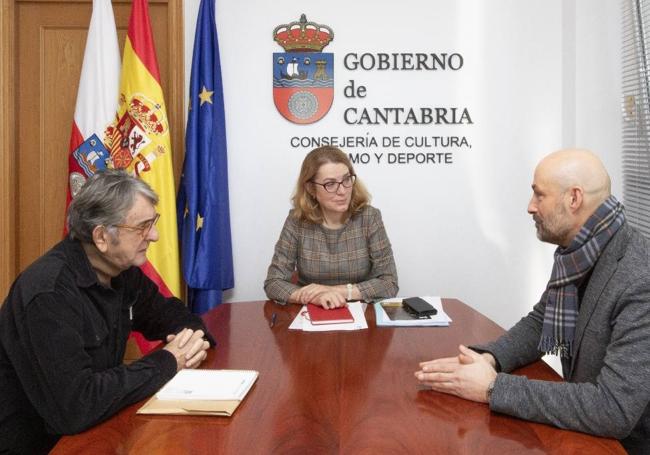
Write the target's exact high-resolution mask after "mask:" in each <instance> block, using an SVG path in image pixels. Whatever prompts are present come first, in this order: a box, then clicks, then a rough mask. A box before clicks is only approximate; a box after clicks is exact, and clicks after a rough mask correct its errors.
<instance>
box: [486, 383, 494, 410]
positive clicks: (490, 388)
mask: <svg viewBox="0 0 650 455" xmlns="http://www.w3.org/2000/svg"><path fill="white" fill-rule="evenodd" d="M495 381H496V379H495V380H494V381H492V382H490V385H489V386H488V388H487V390H486V391H485V398H487V402H488V404H490V398H492V391H493V390H494V383H495Z"/></svg>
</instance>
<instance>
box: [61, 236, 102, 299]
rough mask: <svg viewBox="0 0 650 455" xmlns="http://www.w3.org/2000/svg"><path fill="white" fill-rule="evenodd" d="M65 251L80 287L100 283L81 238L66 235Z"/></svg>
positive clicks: (64, 241)
mask: <svg viewBox="0 0 650 455" xmlns="http://www.w3.org/2000/svg"><path fill="white" fill-rule="evenodd" d="M62 243H63V251H64V253H65V256H66V258H68V261H69V264H70V266H71V268H72V273H73V274H74V275H75V281H76V282H77V284H78V285H79V286H80V287H83V288H88V287H90V286H93V285H95V284H98V283H99V282H98V280H97V272H95V270H94V269H93V267H92V265H91V264H90V260H89V259H88V255H87V254H86V252H85V251H84V249H83V246H82V245H81V242H80V241H79V240H73V239H71V238H70V236H66V238H65V239H64V240H63V242H62Z"/></svg>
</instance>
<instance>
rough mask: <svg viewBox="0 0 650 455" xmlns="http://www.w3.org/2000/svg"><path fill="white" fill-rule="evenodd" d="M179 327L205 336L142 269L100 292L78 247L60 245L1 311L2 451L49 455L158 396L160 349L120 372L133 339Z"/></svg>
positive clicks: (163, 377)
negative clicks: (46, 454)
mask: <svg viewBox="0 0 650 455" xmlns="http://www.w3.org/2000/svg"><path fill="white" fill-rule="evenodd" d="M131 318H132V319H131ZM184 327H190V328H194V329H198V328H201V329H203V330H204V331H205V332H206V333H207V331H206V329H205V327H204V325H203V323H202V321H201V319H200V318H199V317H198V316H196V315H193V314H191V313H190V312H189V311H188V310H187V309H186V308H185V306H184V305H183V303H182V302H181V301H180V300H178V299H176V298H165V297H163V296H162V295H161V294H160V293H159V292H158V288H157V286H156V285H155V284H154V283H153V282H152V281H151V280H149V278H147V277H146V276H145V275H144V274H143V273H142V272H141V271H140V269H138V268H136V267H132V268H130V269H129V270H126V271H124V272H122V273H121V274H120V275H119V276H117V277H115V278H114V279H113V280H112V283H111V288H106V287H104V286H102V285H101V284H99V282H98V281H97V275H96V273H95V272H94V270H93V269H92V267H91V265H90V262H89V260H88V257H87V256H86V254H85V252H84V250H83V247H82V246H81V244H80V243H79V242H76V241H73V240H70V239H69V238H68V239H65V240H63V241H62V242H60V243H59V244H57V245H56V246H55V247H54V248H52V249H51V250H50V251H48V252H47V253H46V254H45V255H44V256H42V257H41V258H40V259H38V260H37V261H36V262H34V263H33V264H32V265H30V266H29V267H28V268H27V269H26V270H25V271H24V272H23V273H22V274H21V275H20V276H19V277H18V278H17V279H16V281H15V282H14V284H13V285H12V287H11V290H10V292H9V295H8V296H7V299H6V300H5V302H4V305H3V306H2V308H1V309H0V452H3V451H4V450H11V451H18V452H38V451H45V450H47V449H48V448H49V447H51V445H52V444H53V443H54V442H56V440H57V439H58V437H59V436H60V435H62V434H70V433H78V432H80V431H83V430H85V429H87V428H89V427H91V426H93V425H96V424H97V423H99V422H101V421H103V420H106V419H107V418H109V417H110V416H112V415H113V414H115V413H116V412H117V411H119V410H120V409H122V408H124V407H125V406H127V405H129V404H132V403H135V402H137V401H140V400H142V399H144V398H146V397H147V396H149V395H151V394H153V393H154V392H156V391H157V390H158V389H159V388H160V387H161V386H162V385H163V384H165V383H166V382H167V381H168V380H169V379H171V378H172V377H173V376H174V374H175V373H176V360H175V358H174V356H173V355H172V354H171V353H170V352H168V351H165V350H158V351H155V352H153V353H151V354H149V355H146V356H144V357H143V358H142V359H140V360H138V361H136V362H133V363H131V364H130V365H124V364H122V358H123V357H124V351H125V348H126V341H127V338H128V336H129V333H130V332H131V330H137V331H140V332H142V333H143V334H144V336H145V337H146V338H148V339H151V340H154V339H155V340H164V339H165V337H166V336H167V335H168V334H170V333H177V332H179V331H180V330H181V329H182V328H184ZM210 341H211V343H212V344H214V343H213V341H212V339H210Z"/></svg>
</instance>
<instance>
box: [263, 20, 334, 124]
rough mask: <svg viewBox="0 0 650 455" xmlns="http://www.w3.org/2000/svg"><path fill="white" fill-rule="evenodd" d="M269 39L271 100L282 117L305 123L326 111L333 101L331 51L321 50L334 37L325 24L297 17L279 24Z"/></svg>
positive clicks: (321, 115)
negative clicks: (276, 48) (273, 45)
mask: <svg viewBox="0 0 650 455" xmlns="http://www.w3.org/2000/svg"><path fill="white" fill-rule="evenodd" d="M273 39H274V40H275V41H276V42H277V43H278V44H280V46H282V47H283V48H284V50H285V51H286V52H275V53H273V101H274V102H275V106H276V107H277V109H278V111H279V112H280V114H282V116H283V117H284V118H286V119H287V120H289V121H290V122H293V123H299V124H308V123H314V122H317V121H318V120H320V119H321V118H323V117H324V116H325V114H327V112H328V111H329V110H330V107H331V106H332V101H333V100H334V54H332V53H326V52H321V51H322V50H323V48H325V46H327V45H328V44H329V43H330V41H332V40H333V39H334V32H333V31H332V29H331V28H330V27H328V26H327V25H322V24H316V23H315V22H310V21H307V17H306V16H305V15H304V14H303V15H301V16H300V20H299V21H296V22H291V23H289V24H283V25H279V26H277V27H276V28H275V30H273Z"/></svg>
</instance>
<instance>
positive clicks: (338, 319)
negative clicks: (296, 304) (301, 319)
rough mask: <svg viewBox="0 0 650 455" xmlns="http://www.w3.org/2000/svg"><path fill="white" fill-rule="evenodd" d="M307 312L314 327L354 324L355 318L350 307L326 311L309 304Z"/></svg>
mask: <svg viewBox="0 0 650 455" xmlns="http://www.w3.org/2000/svg"><path fill="white" fill-rule="evenodd" d="M307 312H308V313H309V320H310V321H311V323H312V324H314V325H320V324H340V323H343V322H354V318H353V317H352V313H350V309H349V308H348V307H341V308H332V309H331V310H326V309H325V308H323V307H321V306H317V305H314V304H311V303H309V304H307Z"/></svg>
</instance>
